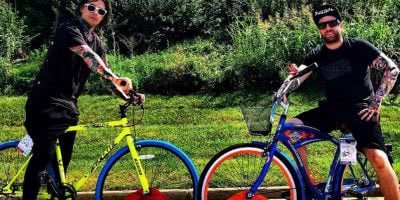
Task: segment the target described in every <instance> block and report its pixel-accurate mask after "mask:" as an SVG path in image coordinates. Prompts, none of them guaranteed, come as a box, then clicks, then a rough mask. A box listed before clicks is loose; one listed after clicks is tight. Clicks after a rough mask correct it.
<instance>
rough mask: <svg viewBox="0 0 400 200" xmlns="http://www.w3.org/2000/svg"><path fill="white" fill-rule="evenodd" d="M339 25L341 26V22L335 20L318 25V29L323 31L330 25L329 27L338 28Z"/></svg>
mask: <svg viewBox="0 0 400 200" xmlns="http://www.w3.org/2000/svg"><path fill="white" fill-rule="evenodd" d="M339 24H340V21H339V20H337V19H335V20H332V21H327V22H322V23H318V24H317V27H318V29H320V30H322V29H325V28H326V26H327V25H329V27H336V26H337V25H339Z"/></svg>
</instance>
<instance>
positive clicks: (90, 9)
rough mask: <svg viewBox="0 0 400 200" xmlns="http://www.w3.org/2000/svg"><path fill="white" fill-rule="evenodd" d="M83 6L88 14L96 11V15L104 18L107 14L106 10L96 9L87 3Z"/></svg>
mask: <svg viewBox="0 0 400 200" xmlns="http://www.w3.org/2000/svg"><path fill="white" fill-rule="evenodd" d="M85 6H86V8H87V9H88V11H90V12H96V11H97V13H98V14H99V15H101V16H104V15H106V14H107V10H105V9H103V8H99V7H96V6H95V5H93V4H90V3H87V4H85Z"/></svg>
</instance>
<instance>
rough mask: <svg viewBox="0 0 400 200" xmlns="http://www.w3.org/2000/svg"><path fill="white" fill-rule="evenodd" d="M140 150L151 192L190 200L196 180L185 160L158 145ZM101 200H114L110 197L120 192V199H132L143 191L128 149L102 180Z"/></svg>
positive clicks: (120, 153)
mask: <svg viewBox="0 0 400 200" xmlns="http://www.w3.org/2000/svg"><path fill="white" fill-rule="evenodd" d="M137 150H138V152H139V155H140V157H141V163H142V166H143V168H144V172H145V174H146V177H147V180H148V181H149V185H150V188H155V189H157V190H159V191H161V192H162V193H163V194H165V195H167V196H168V197H169V199H187V197H188V195H189V194H190V193H192V192H193V188H194V187H195V180H194V176H195V175H194V174H193V173H196V172H193V171H191V170H190V169H189V167H188V166H187V165H186V164H185V163H184V161H183V158H181V157H180V156H178V155H177V154H176V153H175V152H174V151H173V150H170V149H167V148H164V147H161V146H158V145H154V144H153V145H151V144H146V145H140V146H137ZM100 178H101V179H102V180H100V185H99V184H98V185H97V186H98V187H99V188H100V191H99V190H98V189H96V192H97V191H99V192H100V194H99V195H96V196H97V197H100V199H113V198H112V196H109V195H108V194H110V193H113V192H114V191H119V193H120V194H122V196H121V197H126V196H128V195H132V194H133V193H134V192H136V191H137V190H140V189H141V185H140V182H139V180H138V178H137V172H136V171H135V166H134V163H133V160H132V158H131V155H130V153H129V150H128V148H125V150H124V151H119V155H118V158H117V159H115V160H114V161H113V163H111V165H110V167H109V168H108V170H107V171H106V172H105V175H104V177H99V179H100Z"/></svg>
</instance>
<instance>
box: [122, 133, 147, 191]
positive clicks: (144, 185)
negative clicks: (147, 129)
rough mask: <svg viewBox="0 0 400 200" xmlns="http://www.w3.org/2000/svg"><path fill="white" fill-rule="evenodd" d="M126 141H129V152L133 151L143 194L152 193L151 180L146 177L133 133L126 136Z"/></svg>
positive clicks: (132, 154)
mask: <svg viewBox="0 0 400 200" xmlns="http://www.w3.org/2000/svg"><path fill="white" fill-rule="evenodd" d="M126 141H127V143H128V148H129V152H130V153H131V156H132V159H133V163H134V165H135V168H136V172H137V175H138V177H139V181H140V184H141V186H142V189H143V194H144V195H146V194H149V193H150V186H149V182H148V180H147V178H146V175H145V172H144V169H143V166H142V163H141V161H140V156H139V153H138V151H137V149H136V147H135V143H134V139H133V137H132V136H131V135H128V136H127V137H126Z"/></svg>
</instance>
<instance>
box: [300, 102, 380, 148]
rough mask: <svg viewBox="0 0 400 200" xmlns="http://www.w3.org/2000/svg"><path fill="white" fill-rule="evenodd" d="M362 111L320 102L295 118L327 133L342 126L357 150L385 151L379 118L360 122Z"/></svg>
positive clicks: (352, 107) (354, 107)
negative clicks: (349, 132) (350, 136)
mask: <svg viewBox="0 0 400 200" xmlns="http://www.w3.org/2000/svg"><path fill="white" fill-rule="evenodd" d="M362 109H363V108H360V107H357V106H348V107H344V106H336V105H332V104H329V103H326V102H322V103H320V104H319V106H318V107H317V108H314V109H311V110H309V111H306V112H303V113H301V114H299V115H298V116H296V117H295V118H297V119H300V120H301V121H303V123H304V124H305V125H307V126H311V127H314V128H317V129H319V130H321V131H323V132H327V133H329V132H331V131H333V130H335V129H339V128H340V126H341V125H343V124H344V125H345V126H346V127H347V128H348V129H350V131H351V133H352V134H353V137H354V139H355V140H356V141H357V149H358V150H362V149H364V148H368V149H381V150H383V151H385V149H386V148H385V144H384V141H383V136H382V130H381V126H380V122H379V118H378V117H372V118H371V120H370V121H369V122H366V121H363V120H361V119H360V116H358V112H360V111H361V110H362Z"/></svg>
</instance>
